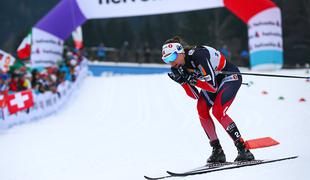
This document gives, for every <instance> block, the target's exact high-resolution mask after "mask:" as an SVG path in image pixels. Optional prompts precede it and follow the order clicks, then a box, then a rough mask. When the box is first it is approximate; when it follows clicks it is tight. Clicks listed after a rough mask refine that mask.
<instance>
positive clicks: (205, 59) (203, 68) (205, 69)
mask: <svg viewBox="0 0 310 180" xmlns="http://www.w3.org/2000/svg"><path fill="white" fill-rule="evenodd" d="M193 58H195V59H197V61H198V63H199V65H198V69H199V70H200V72H201V74H202V75H203V76H204V78H203V79H204V80H202V79H197V82H196V84H195V86H197V87H199V88H201V89H203V90H206V91H209V92H212V93H215V92H216V91H217V85H216V82H215V74H214V71H213V69H212V66H211V64H210V62H209V59H210V54H209V51H208V50H207V49H200V50H199V51H195V53H194V54H193Z"/></svg>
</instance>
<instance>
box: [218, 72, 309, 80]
mask: <svg viewBox="0 0 310 180" xmlns="http://www.w3.org/2000/svg"><path fill="white" fill-rule="evenodd" d="M219 73H220V74H226V75H232V74H237V75H249V76H266V77H279V78H298V79H310V77H307V76H288V75H279V74H259V73H243V72H230V71H220V72H219Z"/></svg>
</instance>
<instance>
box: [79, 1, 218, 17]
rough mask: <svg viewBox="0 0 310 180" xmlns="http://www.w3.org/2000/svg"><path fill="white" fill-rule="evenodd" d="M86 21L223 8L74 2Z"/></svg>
mask: <svg viewBox="0 0 310 180" xmlns="http://www.w3.org/2000/svg"><path fill="white" fill-rule="evenodd" d="M76 1H77V3H78V6H79V7H80V9H81V11H82V13H83V14H84V16H85V17H86V18H87V19H95V18H113V17H128V16H141V15H153V14H165V13H175V12H184V11H193V10H200V9H210V8H217V7H223V6H224V4H223V0H191V1H181V0H76Z"/></svg>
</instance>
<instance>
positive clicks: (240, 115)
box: [0, 70, 310, 180]
mask: <svg viewBox="0 0 310 180" xmlns="http://www.w3.org/2000/svg"><path fill="white" fill-rule="evenodd" d="M277 74H290V75H305V71H304V70H290V71H288V70H286V71H280V72H277ZM250 81H252V82H253V85H252V86H251V87H247V86H242V88H241V89H240V92H239V94H238V96H237V97H236V100H235V102H234V103H233V105H232V106H231V108H230V109H229V111H228V113H229V114H230V115H231V117H232V118H233V119H234V120H235V122H236V123H237V125H238V126H239V129H240V131H241V133H242V134H243V137H244V138H245V139H251V138H258V137H264V136H271V137H273V138H274V139H276V140H278V141H280V143H281V144H280V145H279V146H277V147H271V148H265V149H260V150H254V151H253V153H254V154H255V156H256V158H258V159H268V158H275V157H285V156H290V155H299V156H300V157H299V158H298V159H296V160H291V161H285V162H279V163H273V164H266V165H260V166H255V167H247V168H242V169H236V170H229V171H224V172H216V173H212V174H205V175H197V176H192V177H186V178H184V179H193V180H202V179H227V178H228V177H229V179H230V180H234V179H236V180H240V179H248V178H250V179H251V180H261V179H266V180H268V179H270V180H274V179H281V180H291V179H308V178H309V176H310V172H309V169H310V165H309V162H310V155H309V150H310V141H309V138H310V131H309V130H310V129H309V127H310V119H309V117H310V102H309V101H310V93H309V92H310V83H309V82H306V81H305V80H298V79H279V78H265V77H254V76H247V77H244V82H250ZM262 91H267V92H268V94H267V95H263V94H262ZM280 96H283V97H284V100H279V99H278V98H279V97H280ZM301 97H303V98H305V99H306V102H302V103H300V102H299V99H300V98H301ZM216 125H217V132H218V134H219V137H220V139H221V142H222V145H223V147H224V150H225V153H226V156H227V158H228V160H233V159H234V158H235V156H236V153H237V152H236V150H235V148H234V146H233V144H232V142H231V140H230V138H229V137H228V135H227V134H226V133H225V132H224V130H223V129H222V128H221V126H219V124H218V123H217V122H216ZM210 153H211V148H210V147H209V145H208V139H207V137H206V135H205V134H204V132H203V130H202V128H201V126H200V122H199V120H198V116H197V114H196V102H195V101H193V100H191V99H190V98H188V97H187V96H186V95H185V93H184V92H183V90H182V88H181V87H179V86H178V85H177V84H176V83H174V82H172V81H171V80H170V79H169V78H168V77H167V76H166V75H165V74H159V75H137V76H110V77H99V78H98V77H88V78H87V79H86V80H85V82H84V83H83V85H82V87H81V89H80V90H78V92H77V93H76V95H75V96H74V97H73V98H72V100H71V102H70V103H68V105H67V106H66V107H65V108H64V109H62V110H61V111H60V112H59V113H58V114H56V115H54V116H52V117H49V118H46V119H42V120H40V121H38V122H34V123H30V124H25V125H21V126H18V127H14V128H12V129H10V130H8V131H6V132H2V133H1V134H0V170H1V172H0V180H71V179H72V180H85V179H89V180H125V179H126V180H138V179H143V175H150V176H155V175H164V172H165V170H182V169H188V168H192V167H195V166H200V165H202V164H203V163H205V160H206V158H207V157H208V156H209V155H210ZM307 177H308V178H307ZM171 179H178V178H171Z"/></svg>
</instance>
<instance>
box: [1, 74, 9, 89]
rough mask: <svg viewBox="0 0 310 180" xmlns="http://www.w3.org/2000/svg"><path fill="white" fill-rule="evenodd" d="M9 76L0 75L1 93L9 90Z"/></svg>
mask: <svg viewBox="0 0 310 180" xmlns="http://www.w3.org/2000/svg"><path fill="white" fill-rule="evenodd" d="M8 78H9V77H8V75H7V74H2V73H1V74H0V92H3V91H6V90H7V89H8V81H7V80H8Z"/></svg>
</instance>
